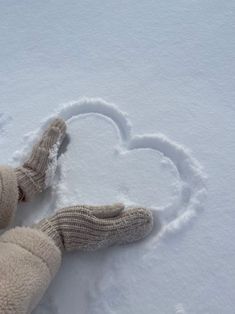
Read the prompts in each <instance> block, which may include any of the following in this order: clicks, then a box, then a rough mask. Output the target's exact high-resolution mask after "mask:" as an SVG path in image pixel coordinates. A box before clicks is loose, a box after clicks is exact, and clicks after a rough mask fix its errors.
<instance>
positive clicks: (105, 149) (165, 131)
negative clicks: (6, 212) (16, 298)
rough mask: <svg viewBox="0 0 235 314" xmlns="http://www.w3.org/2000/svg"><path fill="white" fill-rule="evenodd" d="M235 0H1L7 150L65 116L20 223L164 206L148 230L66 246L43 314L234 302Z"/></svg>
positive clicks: (212, 310)
mask: <svg viewBox="0 0 235 314" xmlns="http://www.w3.org/2000/svg"><path fill="white" fill-rule="evenodd" d="M234 10H235V3H234V1H230V0H229V1H218V0H214V1H202V0H196V1H195V0H191V1H186V0H180V1H177V2H176V1H163V0H158V1H153V0H152V1H150V0H147V1H142V2H138V1H133V0H129V1H125V2H124V1H113V0H111V1H102V2H101V1H83V0H82V1H73V0H72V1H69V2H68V1H62V0H57V1H55V0H54V1H53V0H50V1H40V2H36V1H35V2H34V1H28V0H27V1H26V0H22V1H16V0H13V1H11V2H5V1H0V45H1V49H0V58H1V60H2V62H1V64H0V82H1V84H0V95H1V98H0V148H1V152H2V153H1V156H0V162H1V163H9V164H12V165H16V164H19V163H20V162H21V161H22V160H23V159H24V158H25V157H26V156H27V154H28V152H29V151H30V149H31V148H32V145H33V143H34V141H35V140H36V139H37V138H38V136H39V135H40V134H41V133H42V131H43V130H44V129H45V127H46V126H47V124H48V123H49V122H50V121H51V119H52V118H53V117H54V116H58V115H59V116H62V117H63V118H65V119H66V121H67V123H68V137H67V138H66V139H65V143H64V145H63V147H62V149H61V150H60V158H59V161H58V169H57V172H56V177H55V179H54V182H53V184H52V186H51V188H50V189H48V190H47V192H46V193H44V194H43V195H41V196H39V197H37V198H36V199H35V200H34V201H33V202H32V203H30V204H24V205H21V206H19V209H18V212H17V217H16V224H18V225H28V224H31V223H32V222H35V221H38V220H39V219H41V218H42V217H45V216H48V215H50V214H52V213H53V212H54V211H56V210H57V209H58V208H60V207H62V206H65V205H70V204H74V203H90V204H104V203H112V202H116V201H122V202H124V203H125V205H127V206H132V205H138V206H139V205H141V206H146V207H150V208H152V210H153V212H154V216H155V229H154V231H153V233H152V235H151V236H150V237H149V238H148V239H146V240H145V241H142V242H140V243H137V244H134V245H128V246H125V247H118V248H117V247H115V248H111V249H108V250H103V251H100V252H96V253H80V252H74V253H71V254H67V255H66V256H65V257H64V260H63V265H62V268H61V270H60V272H59V274H58V276H57V277H56V278H55V280H54V281H53V283H52V285H51V287H50V288H49V290H48V292H47V293H46V295H45V297H44V298H43V300H42V302H41V304H40V305H39V306H38V308H37V309H36V310H35V311H34V314H40V313H42V314H46V313H54V314H55V313H57V314H63V313H66V314H72V313H84V314H100V313H102V314H106V313H107V314H110V313H111V314H112V313H115V314H119V313H120V314H129V313H135V314H145V313H147V314H156V313H159V314H171V313H174V314H189V313H190V314H207V313H209V314H217V313H218V314H222V313H225V314H234V306H235V302H234V295H235V283H234V282H235V266H234V265H235V249H234V240H233V239H234V235H235V231H234V230H235V229H234V225H235V214H234V203H235V193H234V185H235V167H234V153H235V144H234V135H235V133H234V131H235V126H234V118H235V105H234V100H235V97H234V96H235V93H234V84H235V59H234V52H235V39H234V31H235V19H234ZM84 95H86V96H87V97H93V98H81V97H82V96H84ZM97 97H99V98H97ZM73 99H79V100H78V101H73ZM112 103H114V104H115V105H113V104H112ZM61 104H63V105H61ZM207 177H208V178H207ZM206 196H207V198H206ZM193 217H194V219H192V218H193Z"/></svg>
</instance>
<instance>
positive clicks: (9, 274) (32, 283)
mask: <svg viewBox="0 0 235 314" xmlns="http://www.w3.org/2000/svg"><path fill="white" fill-rule="evenodd" d="M60 264H61V252H60V250H59V248H58V247H57V246H56V245H55V244H54V242H53V240H51V239H50V238H49V237H48V236H47V235H46V234H44V233H43V232H41V231H40V230H36V229H32V228H24V227H23V228H20V227H18V228H15V229H11V230H9V231H7V232H5V233H4V234H3V235H1V237H0V313H1V314H25V313H27V314H28V313H31V312H32V310H33V309H34V308H35V307H36V305H37V304H38V302H39V301H40V299H41V298H42V296H43V294H44V293H45V291H46V289H47V288H48V286H49V284H50V282H51V281H52V279H53V277H54V276H55V274H56V272H57V271H58V269H59V267H60Z"/></svg>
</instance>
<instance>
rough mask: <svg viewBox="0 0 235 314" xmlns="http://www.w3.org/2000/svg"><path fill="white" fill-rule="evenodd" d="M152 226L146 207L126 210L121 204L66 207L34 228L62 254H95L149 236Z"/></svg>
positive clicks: (150, 216) (151, 219) (150, 215)
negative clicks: (45, 235)
mask: <svg viewBox="0 0 235 314" xmlns="http://www.w3.org/2000/svg"><path fill="white" fill-rule="evenodd" d="M152 227H153V216H152V213H151V211H149V210H147V209H145V208H131V209H127V210H124V206H123V205H122V204H114V205H111V206H88V205H77V206H72V207H67V208H63V209H61V210H60V211H58V212H57V213H56V214H55V215H54V216H52V217H50V218H48V219H43V220H42V221H41V222H39V223H38V224H37V225H35V226H34V228H37V229H40V230H41V231H43V232H44V233H46V234H47V235H48V236H49V237H50V238H52V239H53V240H54V242H55V243H56V245H57V246H58V247H59V248H60V249H61V250H62V251H63V250H68V251H71V250H76V249H80V250H85V251H94V250H98V249H100V248H104V247H108V246H111V245H114V244H124V243H131V242H134V241H137V240H140V239H142V238H144V237H145V236H147V235H148V234H149V233H150V232H151V230H152Z"/></svg>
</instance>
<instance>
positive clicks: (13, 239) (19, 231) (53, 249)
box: [0, 227, 61, 279]
mask: <svg viewBox="0 0 235 314" xmlns="http://www.w3.org/2000/svg"><path fill="white" fill-rule="evenodd" d="M0 241H1V242H4V243H13V244H16V245H19V246H20V247H22V248H23V249H25V250H27V251H28V252H30V253H31V254H33V255H34V256H37V257H38V258H39V259H41V260H42V261H43V262H44V263H45V264H46V265H47V267H48V269H49V272H50V274H51V279H52V278H53V277H54V276H55V274H56V273H57V271H58V269H59V267H60V264H61V251H60V250H59V248H58V247H57V246H56V245H55V243H54V242H53V241H52V239H51V238H50V237H48V236H47V235H46V234H45V233H43V232H42V231H40V230H37V229H33V228H29V227H17V228H15V229H11V230H9V231H6V232H5V233H4V234H3V235H2V236H1V238H0Z"/></svg>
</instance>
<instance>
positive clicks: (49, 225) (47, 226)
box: [33, 218, 64, 252]
mask: <svg viewBox="0 0 235 314" xmlns="http://www.w3.org/2000/svg"><path fill="white" fill-rule="evenodd" d="M33 228H35V229H38V230H40V231H42V232H44V233H45V234H46V235H47V236H48V237H49V238H51V239H52V240H53V241H54V243H55V244H56V246H57V247H58V248H59V249H60V251H61V252H63V251H64V244H63V242H62V239H61V235H60V233H59V230H58V228H57V227H56V225H55V223H54V222H53V220H51V219H50V218H48V219H47V218H45V219H43V220H41V221H40V222H39V223H38V224H35V225H34V226H33Z"/></svg>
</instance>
